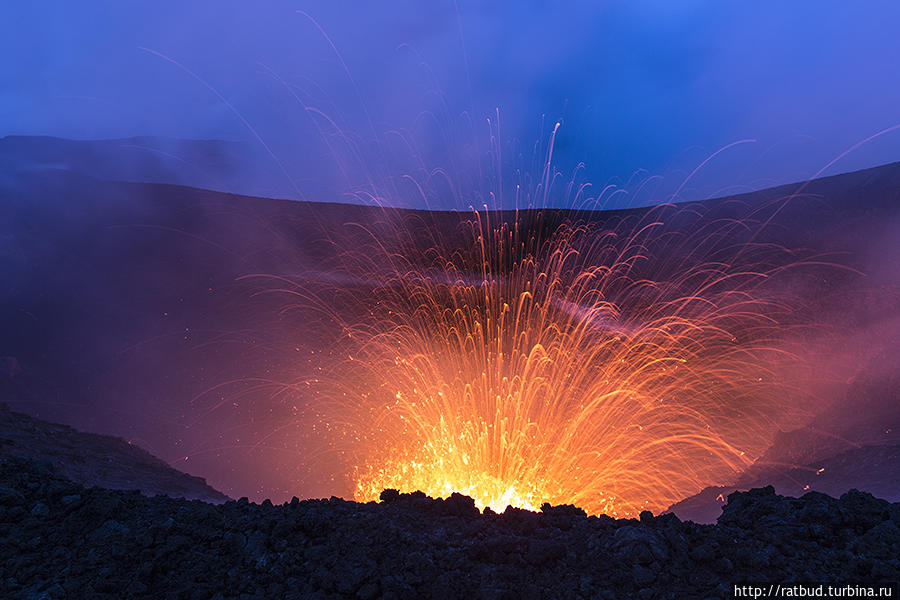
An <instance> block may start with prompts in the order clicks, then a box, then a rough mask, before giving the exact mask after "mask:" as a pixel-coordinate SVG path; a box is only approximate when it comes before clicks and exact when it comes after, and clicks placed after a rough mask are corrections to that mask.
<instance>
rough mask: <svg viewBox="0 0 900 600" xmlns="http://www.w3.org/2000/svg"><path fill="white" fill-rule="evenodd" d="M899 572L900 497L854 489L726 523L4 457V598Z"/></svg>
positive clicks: (0, 485)
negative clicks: (82, 478) (208, 479)
mask: <svg viewBox="0 0 900 600" xmlns="http://www.w3.org/2000/svg"><path fill="white" fill-rule="evenodd" d="M898 579H900V503H897V504H890V503H888V502H886V501H883V500H878V499H876V498H874V497H873V496H871V495H870V494H867V493H862V492H857V491H855V490H854V491H851V492H848V493H847V494H844V495H843V496H842V497H841V498H840V499H834V498H831V497H828V496H825V495H823V494H820V493H810V494H807V495H806V496H804V497H802V498H800V499H795V498H786V497H781V496H777V495H775V493H774V491H773V490H772V488H763V489H756V490H751V491H749V492H745V493H734V494H732V495H731V496H729V498H728V503H727V505H725V507H724V510H723V512H722V515H721V517H720V518H719V522H718V525H698V524H695V523H692V522H682V521H680V520H678V518H677V517H675V516H674V515H663V516H660V517H654V516H652V515H650V514H649V513H644V514H643V515H642V516H641V519H640V520H635V519H632V520H614V519H612V518H609V517H587V516H585V514H584V512H583V511H581V510H580V509H577V508H574V507H571V506H558V507H550V506H549V505H545V506H544V508H543V511H542V512H540V513H532V512H528V511H523V510H517V509H507V510H506V512H504V513H503V514H494V513H492V512H490V511H487V512H486V514H481V513H479V511H478V510H477V509H476V508H475V506H474V504H473V502H472V500H471V499H470V498H467V497H465V496H461V495H458V494H455V495H454V496H452V497H451V498H449V499H447V500H433V499H430V498H427V497H425V496H424V495H422V494H418V493H417V494H398V493H396V492H393V491H386V492H385V493H384V494H382V502H381V503H374V502H372V503H368V504H357V503H355V502H347V501H344V500H341V499H338V498H332V499H330V500H306V501H302V502H300V501H297V500H296V499H295V500H293V501H292V502H290V503H287V504H284V505H281V506H273V505H272V504H271V503H269V502H268V501H267V502H264V503H262V504H261V505H257V504H250V503H248V502H247V501H246V499H242V500H238V501H229V502H226V503H224V504H220V505H214V504H208V503H205V502H202V501H198V500H193V501H188V500H183V499H173V498H169V497H166V496H156V497H147V496H144V495H142V494H140V493H139V492H128V491H121V490H109V489H103V488H97V487H94V488H85V487H83V486H81V485H79V484H76V483H73V482H72V481H70V480H68V479H65V478H63V477H61V476H60V475H58V474H57V473H56V472H55V471H54V470H53V468H52V467H51V466H50V465H49V463H38V462H34V461H30V460H27V459H23V458H4V459H3V460H2V462H0V597H3V598H46V599H54V600H56V599H63V598H110V599H113V598H115V599H118V598H173V599H175V598H184V599H195V598H196V599H198V600H199V599H209V598H216V599H224V598H240V599H263V598H266V599H268V598H323V599H324V598H361V599H372V598H415V597H423V598H515V599H519V598H522V599H528V598H707V597H712V598H720V597H731V595H732V593H733V589H734V588H733V586H734V585H735V584H737V583H746V582H772V583H786V582H791V581H806V582H810V581H822V582H840V583H855V584H858V583H861V582H870V583H875V582H879V583H881V582H887V581H896V580H898Z"/></svg>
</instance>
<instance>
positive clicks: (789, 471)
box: [669, 346, 900, 523]
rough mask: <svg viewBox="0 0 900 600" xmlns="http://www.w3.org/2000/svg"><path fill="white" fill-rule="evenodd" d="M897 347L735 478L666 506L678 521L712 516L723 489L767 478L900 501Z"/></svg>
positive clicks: (785, 486)
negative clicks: (833, 402)
mask: <svg viewBox="0 0 900 600" xmlns="http://www.w3.org/2000/svg"><path fill="white" fill-rule="evenodd" d="M898 355H900V346H898V347H895V348H893V349H891V350H889V351H886V352H884V353H882V354H880V355H879V356H877V357H876V358H875V359H874V360H873V361H872V362H871V364H870V366H869V368H867V369H865V370H864V371H863V372H862V373H860V374H859V375H858V376H857V377H856V379H855V381H854V382H853V384H852V385H851V386H850V388H849V389H848V391H847V394H846V397H845V399H844V400H843V401H841V402H837V403H835V404H833V405H832V406H831V407H830V408H828V409H827V410H825V411H823V412H822V413H820V414H819V415H817V416H816V417H815V418H814V419H813V420H812V421H811V422H810V423H809V424H808V425H807V426H805V427H802V428H799V429H796V430H793V431H789V432H782V433H780V434H778V435H777V436H776V437H775V440H774V441H773V443H772V446H771V447H770V448H769V449H768V451H766V453H765V454H764V455H763V456H761V457H760V458H759V459H758V460H757V461H756V462H755V463H754V464H753V465H751V466H750V467H749V468H748V469H747V470H746V471H744V473H743V474H742V475H740V477H738V479H737V481H736V482H735V483H734V485H730V486H713V487H708V488H706V489H704V490H703V491H701V492H700V493H698V494H696V495H695V496H691V497H690V498H686V499H684V500H682V501H681V502H678V503H677V504H674V505H672V506H671V507H670V508H669V512H673V513H675V514H676V515H678V517H679V518H681V519H684V520H692V521H696V522H699V523H710V522H713V521H714V520H715V519H716V518H717V517H718V516H719V514H720V513H721V509H722V506H723V505H724V504H725V500H726V499H727V498H728V494H730V493H732V492H734V491H745V490H748V489H752V488H756V487H762V486H765V485H772V486H774V487H775V490H776V491H777V492H778V493H779V494H782V495H785V496H795V497H799V496H802V495H803V494H805V493H806V492H808V491H817V492H823V493H825V494H829V495H832V496H840V495H841V494H843V493H845V492H847V491H849V490H851V489H853V488H856V489H861V490H866V491H868V492H871V493H872V494H874V495H876V496H878V497H880V498H885V499H887V500H889V501H892V502H896V501H898V500H900V371H898V370H897V365H896V357H897V356H898Z"/></svg>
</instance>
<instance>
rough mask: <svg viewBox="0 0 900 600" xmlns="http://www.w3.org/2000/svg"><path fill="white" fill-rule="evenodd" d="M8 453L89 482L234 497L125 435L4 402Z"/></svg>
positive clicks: (192, 496)
mask: <svg viewBox="0 0 900 600" xmlns="http://www.w3.org/2000/svg"><path fill="white" fill-rule="evenodd" d="M8 457H28V458H30V459H33V460H36V461H45V462H49V463H50V464H52V465H53V467H54V468H55V469H56V470H57V471H58V472H59V473H60V474H62V475H64V476H65V477H68V478H69V479H71V480H72V481H75V482H78V483H79V484H82V485H86V486H92V485H96V486H100V487H104V488H109V489H114V490H138V491H140V492H141V493H143V494H146V495H148V496H153V495H156V494H164V495H167V496H171V497H175V498H186V499H188V500H203V501H204V502H214V503H219V502H225V501H226V500H228V496H226V495H224V494H222V493H220V492H218V491H216V490H215V489H213V488H212V487H210V486H209V485H207V484H206V481H205V480H203V479H202V478H200V477H193V476H191V475H187V474H186V473H182V472H181V471H177V470H175V469H173V468H172V467H170V466H169V465H167V464H166V463H165V462H163V461H161V460H160V459H158V458H156V457H155V456H153V455H152V454H150V453H149V452H147V451H146V450H144V449H143V448H139V447H138V446H135V445H134V444H131V443H129V442H126V441H125V440H123V439H121V438H117V437H113V436H109V435H98V434H95V433H83V432H81V431H76V430H75V429H72V428H71V427H67V426H66V425H56V424H54V423H47V422H46V421H41V420H40V419H35V418H32V417H29V416H28V415H23V414H20V413H17V412H13V411H11V410H9V407H7V406H6V405H5V404H2V403H0V458H8Z"/></svg>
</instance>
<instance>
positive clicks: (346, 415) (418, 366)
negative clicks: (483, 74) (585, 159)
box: [318, 209, 789, 517]
mask: <svg viewBox="0 0 900 600" xmlns="http://www.w3.org/2000/svg"><path fill="white" fill-rule="evenodd" d="M680 214H681V213H680V212H679V211H678V210H675V209H664V210H663V211H662V212H660V215H667V216H668V217H674V216H677V215H680ZM491 219H497V221H496V222H492V221H491ZM548 223H549V221H547V217H546V215H542V214H539V213H527V214H525V213H523V214H522V215H518V214H517V215H507V216H506V217H504V218H502V219H501V218H500V217H499V216H498V213H490V212H485V213H475V215H474V217H473V218H472V219H471V220H469V221H467V222H466V223H464V225H463V227H462V229H461V231H457V232H456V234H454V235H457V237H456V238H454V240H455V242H453V243H451V242H448V241H447V239H446V238H432V239H430V240H429V241H427V242H426V243H423V242H422V240H421V236H422V235H423V231H425V230H427V231H429V232H431V233H429V235H432V236H433V235H435V234H434V233H433V232H432V231H431V230H433V229H434V227H431V226H428V227H425V226H423V228H422V230H415V228H412V229H411V228H410V227H409V226H408V225H404V226H396V225H390V226H388V229H389V230H390V232H391V233H390V235H389V236H388V235H385V233H384V231H382V230H377V231H376V228H369V229H366V230H365V231H364V232H363V234H362V236H361V239H367V240H368V242H365V241H360V240H359V239H358V240H356V242H355V243H356V248H357V250H354V251H352V252H350V253H348V254H347V255H346V256H345V257H344V260H343V263H342V264H343V268H344V270H345V274H344V281H345V282H346V281H355V282H357V285H346V283H344V284H343V285H342V286H335V287H341V288H342V290H343V291H340V292H339V291H337V290H332V292H331V293H332V294H343V300H341V301H335V300H333V299H332V300H331V301H329V302H328V303H326V302H323V301H322V299H321V297H319V298H318V301H319V302H320V303H321V304H322V305H323V310H332V312H333V315H332V316H333V318H334V319H335V320H337V321H339V322H340V323H341V325H342V327H343V328H344V332H345V335H344V336H343V339H344V340H345V341H344V343H345V344H346V348H343V349H341V350H340V352H343V353H344V354H345V356H346V358H345V359H344V360H342V361H341V362H340V363H339V364H336V365H335V366H334V367H333V371H332V373H329V374H325V375H323V378H324V379H325V380H328V381H330V382H331V383H330V385H331V389H332V391H331V392H330V394H331V397H332V398H334V400H335V402H334V409H333V410H332V411H331V413H330V414H331V419H332V421H331V422H332V423H337V425H336V427H337V428H338V429H340V430H342V431H344V432H350V433H346V435H345V437H344V440H345V441H344V442H342V443H345V444H346V443H347V442H346V440H347V439H351V438H352V440H353V441H354V444H353V445H354V446H355V448H353V449H351V450H349V452H350V453H351V454H352V457H351V458H350V459H349V460H350V463H351V467H352V471H353V475H352V478H353V485H354V486H355V489H354V496H355V498H356V499H357V500H359V501H368V500H373V499H377V498H378V495H379V494H380V492H381V491H382V490H383V489H385V488H395V489H399V490H400V491H403V492H411V491H415V490H421V491H423V492H425V493H426V494H428V495H430V496H435V497H447V496H449V494H450V493H452V492H454V491H456V492H461V493H463V494H466V495H469V496H471V497H473V498H474V499H475V502H476V504H477V505H478V506H479V507H486V506H489V507H491V508H492V509H494V510H495V511H502V510H503V509H504V508H505V507H506V506H507V505H513V506H517V507H523V508H529V509H535V508H537V507H539V506H540V505H541V503H543V502H550V503H552V504H575V505H578V506H580V507H582V508H584V509H585V510H587V511H588V512H589V513H593V514H597V513H606V514H610V515H614V516H619V517H623V516H635V515H636V514H637V513H638V512H639V511H641V510H644V509H650V510H653V511H659V510H661V509H663V508H665V507H667V506H669V505H670V504H671V503H672V502H675V501H677V500H679V499H681V498H683V497H684V496H686V495H689V494H691V493H694V492H696V491H698V490H699V489H700V488H702V487H703V486H705V485H709V484H712V483H717V482H723V481H725V480H727V479H728V478H729V477H731V476H733V474H734V473H735V472H736V471H737V470H739V469H741V468H743V467H744V466H746V465H747V464H749V463H750V462H751V461H752V460H753V459H754V458H756V457H757V456H758V455H759V454H760V453H761V452H762V451H763V449H764V448H765V446H766V443H767V441H768V439H769V436H770V435H771V433H772V426H773V423H774V422H775V420H776V419H777V416H778V415H780V414H782V413H783V411H782V410H781V409H783V408H784V405H785V403H786V399H785V395H784V394H785V391H784V390H783V389H780V388H779V387H778V384H777V382H776V381H775V377H774V375H773V372H772V371H771V369H770V368H769V367H770V365H771V364H772V358H773V356H776V355H778V354H780V352H781V351H780V350H777V349H776V348H775V342H774V341H775V340H776V338H777V337H778V335H777V334H778V332H779V329H780V328H783V327H784V323H783V322H782V321H781V320H780V318H779V317H780V316H781V315H784V314H788V310H789V307H788V306H786V305H785V304H784V303H783V302H780V301H778V297H777V295H775V294H774V293H773V292H771V291H770V290H769V288H768V287H767V283H768V282H769V280H770V278H771V277H770V276H771V275H772V274H773V273H774V271H775V268H774V267H771V266H770V267H766V266H765V265H767V264H774V263H768V262H766V259H765V257H766V256H768V255H767V254H766V253H767V252H768V253H769V254H771V252H772V249H771V248H767V247H763V246H760V247H756V246H754V245H753V244H752V243H750V242H747V243H742V244H737V245H735V244H733V243H732V241H731V235H732V234H733V233H734V232H736V231H746V229H747V228H746V224H744V223H738V222H731V221H729V222H727V223H724V224H722V223H720V224H718V225H716V226H715V227H714V231H713V230H710V229H709V227H708V226H707V225H702V226H700V225H698V226H696V227H693V228H690V227H689V228H687V229H686V230H684V231H682V229H675V228H673V227H668V226H667V225H666V223H665V222H663V221H655V220H647V219H646V218H642V220H639V221H634V220H629V218H624V219H621V220H619V221H617V222H616V223H612V222H610V221H607V222H605V223H600V222H598V223H590V222H572V221H570V220H566V221H564V222H562V223H558V224H554V225H552V226H551V225H549V224H548ZM697 223H700V221H699V220H698V221H697ZM410 230H412V231H413V233H407V232H409V231H410ZM541 231H543V232H545V233H541ZM417 236H418V237H417ZM767 290H769V291H767ZM326 305H327V306H326ZM338 305H340V306H342V307H346V306H356V307H358V310H357V311H356V313H357V315H358V314H363V313H364V314H365V316H364V317H358V316H357V317H354V318H349V317H347V316H346V315H347V314H348V313H347V310H346V308H342V309H340V310H338V309H335V308H333V307H335V306H338ZM351 312H352V311H351ZM336 352H337V351H336Z"/></svg>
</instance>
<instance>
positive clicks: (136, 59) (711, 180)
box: [0, 0, 900, 206]
mask: <svg viewBox="0 0 900 600" xmlns="http://www.w3.org/2000/svg"><path fill="white" fill-rule="evenodd" d="M298 11H301V12H298ZM304 13H306V14H304ZM307 14H308V15H309V17H307V16H306V15H307ZM898 23H900V2H896V0H873V1H865V2H845V1H828V0H816V1H806V0H792V1H789V2H785V1H783V0H779V1H767V0H761V1H757V2H729V1H722V0H711V1H702V0H622V1H611V2H604V1H602V0H596V1H593V2H589V1H586V0H574V1H571V0H558V1H551V0H493V1H490V2H488V1H475V0H430V1H427V2H424V1H422V0H392V1H387V2H377V3H376V2H362V1H360V0H355V1H352V2H351V1H349V0H327V1H325V0H295V1H287V0H264V1H261V2H246V1H243V0H216V1H212V0H193V1H186V0H177V1H172V0H80V1H79V2H72V1H71V0H30V1H28V2H5V3H4V4H3V7H2V8H0V54H2V56H3V57H4V58H3V60H2V62H0V136H3V135H10V134H26V135H30V134H41V135H53V136H60V137H70V138H87V139H98V138H113V137H127V136H134V135H151V136H164V137H172V138H192V139H193V138H204V139H205V138H215V139H226V140H241V141H245V142H246V147H247V148H248V153H249V154H248V155H250V156H252V157H253V159H252V160H250V159H247V160H246V164H245V165H244V166H243V167H242V168H244V169H246V172H247V180H248V182H250V183H248V186H249V189H250V190H251V191H252V190H253V189H255V188H254V183H253V182H252V180H253V178H254V177H259V178H260V179H266V180H267V183H268V184H269V185H268V187H266V188H265V189H266V190H267V191H271V189H272V185H273V180H278V181H280V183H278V184H277V185H276V186H275V187H277V188H278V189H279V190H280V191H279V192H277V193H278V195H284V196H292V197H304V198H308V199H325V200H333V199H338V198H337V196H339V195H340V193H341V191H346V190H347V189H357V190H359V189H363V188H365V187H366V185H367V184H371V183H372V182H373V181H377V185H378V187H379V189H381V190H382V191H383V193H387V194H390V193H391V192H390V190H391V189H392V188H391V186H390V185H385V184H384V183H383V182H385V181H394V179H392V178H396V177H398V176H400V175H402V174H404V173H407V172H414V173H413V174H414V176H415V177H416V178H417V179H420V180H421V179H422V178H423V177H424V176H423V175H422V173H428V172H431V170H432V169H434V168H444V169H446V170H447V171H448V172H450V173H451V176H452V177H453V178H454V179H455V180H458V181H460V182H468V183H472V182H474V183H473V185H474V186H475V187H477V186H479V185H482V186H483V184H484V181H486V180H488V179H489V175H486V174H485V173H484V172H483V171H482V172H480V175H477V176H476V175H471V174H473V173H475V172H476V171H478V169H479V167H482V168H483V165H484V164H486V163H485V160H486V159H485V157H486V156H487V157H489V156H493V153H492V152H491V150H492V148H496V147H497V145H496V143H495V144H494V145H492V143H491V140H490V132H491V131H494V132H496V129H495V127H496V118H495V114H496V111H497V109H499V114H500V137H499V140H500V142H499V149H500V152H501V155H502V157H503V159H502V161H503V165H504V179H505V180H506V181H507V185H510V183H509V182H510V181H514V180H515V175H514V172H515V169H517V168H518V169H524V170H526V171H529V170H530V172H531V173H532V174H535V176H536V177H539V170H540V167H535V166H534V164H533V163H535V162H537V161H535V160H534V159H533V158H532V157H533V155H534V154H535V145H536V144H540V145H542V146H540V149H539V150H538V151H537V154H538V155H541V154H543V152H544V147H545V146H546V143H547V140H548V136H549V132H550V130H551V128H552V125H553V123H555V122H556V120H557V119H560V118H561V119H562V120H563V125H562V127H561V129H560V132H559V136H558V138H557V141H556V152H555V163H556V166H557V167H558V168H560V169H561V170H562V171H563V172H565V173H570V172H571V171H572V169H573V168H574V167H575V166H576V165H577V164H578V163H579V162H582V161H583V162H584V163H585V164H586V170H585V172H584V173H585V174H586V176H587V177H588V178H590V180H592V181H593V182H595V183H599V184H604V183H606V182H607V181H613V182H619V183H621V184H623V185H624V186H625V187H626V188H627V189H628V191H629V192H630V195H627V196H625V195H620V196H618V198H617V200H616V201H617V202H618V203H619V204H640V203H647V202H652V201H658V200H665V199H666V197H667V196H668V195H669V194H671V193H672V192H674V191H675V190H678V189H679V188H680V189H681V196H682V197H684V198H691V197H702V196H710V195H717V194H721V193H729V192H734V191H744V190H747V189H752V188H760V187H766V186H769V185H772V184H775V183H781V182H787V181H795V180H802V179H805V178H808V177H812V176H813V175H815V174H817V173H818V172H819V171H820V169H822V168H823V167H825V166H826V165H828V163H829V162H830V161H832V160H833V159H835V158H836V157H838V156H839V155H840V154H841V153H843V152H844V151H845V150H847V149H848V148H850V147H851V146H853V145H854V144H856V143H857V142H860V141H862V140H864V139H866V138H868V137H869V136H872V135H873V134H876V133H878V132H880V131H882V130H885V129H888V128H890V127H892V126H895V125H897V124H900V35H897V24H898ZM325 35H327V36H328V37H327V38H326V37H325ZM332 43H333V45H334V48H335V49H336V50H337V53H335V51H334V50H333V49H332V46H331V44H332ZM148 50H149V51H148ZM151 51H152V52H151ZM155 53H159V54H162V55H164V56H165V57H168V58H170V59H172V60H173V61H177V62H178V63H180V64H181V65H183V67H184V68H182V67H179V66H177V65H176V64H174V63H173V62H170V61H169V60H167V59H166V58H162V57H160V56H159V55H157V54H155ZM345 67H346V69H345ZM186 69H188V70H190V71H192V72H193V73H194V74H196V76H197V77H194V76H192V75H190V74H188V73H187V72H186ZM348 74H349V75H348ZM200 80H202V81H203V82H201V81H200ZM207 84H208V86H210V87H211V88H214V90H215V91H212V90H211V89H210V87H207ZM488 119H491V122H492V125H491V126H490V127H489V125H488V123H487V120H488ZM245 121H246V122H245ZM251 127H252V129H253V131H251ZM254 132H255V133H254ZM393 132H399V133H397V134H395V133H393ZM746 139H753V140H756V141H755V142H752V143H751V142H746V143H741V144H738V145H736V146H734V147H732V148H729V149H728V150H726V151H724V152H722V153H721V154H719V155H717V156H716V157H714V158H713V159H712V160H710V161H709V163H708V164H707V165H705V166H704V167H703V169H701V170H700V171H699V172H698V173H697V174H696V175H695V176H694V177H693V178H691V179H690V181H688V182H687V184H686V185H684V186H683V187H682V183H683V182H684V180H685V177H686V174H687V173H689V172H691V171H692V170H693V169H694V168H696V167H697V166H698V165H700V164H701V163H702V162H703V161H704V160H705V159H706V158H708V157H709V156H710V155H712V154H713V153H715V152H716V151H717V150H719V149H720V148H723V147H725V146H728V145H729V144H732V143H735V142H740V141H742V140H746ZM273 156H274V157H275V158H273ZM276 159H277V160H276ZM896 160H900V131H894V132H889V133H886V134H884V135H882V136H880V137H878V138H877V139H875V140H873V141H872V142H870V143H867V144H865V145H864V146H863V147H861V148H860V149H858V150H856V151H854V152H853V153H851V154H850V155H848V156H847V157H845V158H843V159H841V160H840V161H838V162H837V163H836V164H835V165H833V166H832V167H830V168H829V169H827V170H826V171H825V173H826V174H827V173H837V172H842V171H848V170H853V169H857V168H862V167H866V166H874V165H877V164H882V163H886V162H892V161H896ZM279 163H280V165H279ZM489 170H490V169H488V171H489ZM635 172H638V176H637V177H632V175H633V174H634V173H635ZM648 174H649V175H654V176H657V178H654V179H651V180H650V181H649V182H648V183H647V185H645V186H643V187H641V185H640V184H641V182H643V181H644V180H645V179H646V177H647V175H648ZM470 175H471V180H472V181H471V182H469V181H468V178H469V177H470ZM466 185H467V184H466V183H464V184H462V185H460V188H466ZM263 187H264V186H259V189H260V190H262V189H263ZM470 187H471V186H470ZM600 187H602V186H600ZM385 190H387V191H385ZM442 198H443V199H442V200H440V202H443V203H445V204H446V205H447V206H450V205H452V204H453V203H454V202H455V200H453V199H449V198H446V197H442ZM464 202H465V201H464ZM398 203H407V204H409V203H412V204H415V200H409V199H406V200H404V201H402V202H398Z"/></svg>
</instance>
